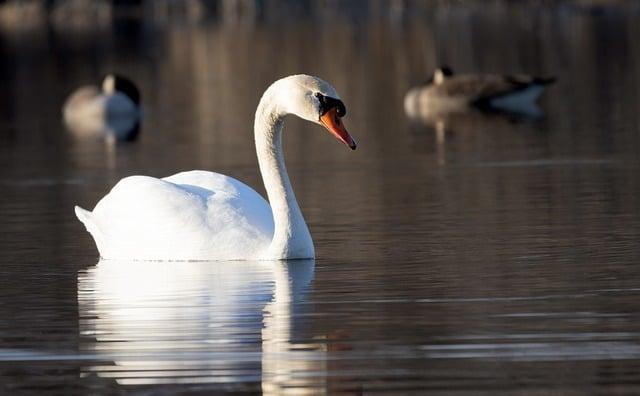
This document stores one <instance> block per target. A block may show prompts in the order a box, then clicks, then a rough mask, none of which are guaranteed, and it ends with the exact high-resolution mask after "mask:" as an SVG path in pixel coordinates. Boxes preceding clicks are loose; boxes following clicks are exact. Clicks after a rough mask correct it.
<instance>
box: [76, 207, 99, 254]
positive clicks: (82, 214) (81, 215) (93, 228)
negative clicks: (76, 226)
mask: <svg viewBox="0 0 640 396" xmlns="http://www.w3.org/2000/svg"><path fill="white" fill-rule="evenodd" d="M74 209H75V212H76V216H77V217H78V220H80V221H81V222H82V224H84V226H85V227H86V228H87V231H89V234H91V236H92V237H93V240H94V241H95V242H96V246H97V247H98V251H100V252H101V253H102V250H101V248H102V233H101V232H100V229H99V228H98V225H97V224H96V223H95V221H94V220H93V213H91V212H90V211H88V210H86V209H82V208H81V207H79V206H76V207H75V208H74Z"/></svg>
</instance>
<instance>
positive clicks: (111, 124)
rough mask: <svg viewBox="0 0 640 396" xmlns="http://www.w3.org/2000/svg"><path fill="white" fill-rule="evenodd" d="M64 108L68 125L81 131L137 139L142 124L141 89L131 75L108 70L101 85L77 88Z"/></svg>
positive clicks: (118, 138)
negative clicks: (139, 89) (108, 72)
mask: <svg viewBox="0 0 640 396" xmlns="http://www.w3.org/2000/svg"><path fill="white" fill-rule="evenodd" d="M62 112H63V115H64V120H65V123H66V124H67V126H68V127H69V129H71V130H72V132H74V133H76V134H78V135H105V136H111V137H114V138H115V139H117V140H134V139H135V138H136V136H137V134H138V132H139V127H140V118H141V109H140V91H138V88H137V87H136V85H135V84H134V83H133V82H132V81H131V80H129V79H128V78H126V77H123V76H121V75H118V74H108V75H107V76H106V77H105V78H104V79H103V80H102V86H101V87H97V86H93V85H87V86H82V87H80V88H78V89H76V90H75V91H74V92H73V93H72V94H71V95H70V96H69V98H68V99H67V101H66V102H65V104H64V107H63V110H62Z"/></svg>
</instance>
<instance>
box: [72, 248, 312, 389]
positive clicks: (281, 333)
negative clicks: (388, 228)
mask: <svg viewBox="0 0 640 396" xmlns="http://www.w3.org/2000/svg"><path fill="white" fill-rule="evenodd" d="M313 274H314V261H313V260H295V261H289V262H287V261H275V262H268V261H247V262H238V261H235V262H181V263H175V262H174V263H170V262H135V261H128V262H120V261H101V262H99V263H98V264H97V265H96V266H95V267H92V268H90V269H88V270H86V271H81V272H80V273H79V275H78V306H79V317H80V333H81V336H82V338H83V340H84V342H83V343H82V345H83V346H82V349H84V352H86V353H88V354H91V353H93V354H95V358H96V361H99V362H104V361H112V362H114V365H105V364H102V363H96V364H95V365H93V366H89V367H85V368H84V369H83V374H82V375H84V376H89V375H93V374H96V375H97V376H98V377H100V378H101V379H104V380H105V381H112V380H111V379H114V380H115V381H116V382H117V383H118V384H121V385H127V384H181V383H214V384H215V383H221V384H222V383H224V384H228V385H233V384H239V383H242V384H247V383H253V384H254V385H255V386H256V387H257V386H259V385H258V384H259V383H260V382H261V387H262V389H263V391H264V392H265V393H269V392H274V394H280V391H279V389H282V388H283V386H284V385H287V383H289V382H290V381H292V380H293V379H292V378H293V377H292V374H293V373H294V371H302V372H308V371H314V372H317V371H318V370H319V367H318V366H321V365H322V363H321V361H322V359H318V357H317V356H316V357H315V359H309V360H307V359H299V358H295V357H297V355H296V356H293V355H291V354H292V353H293V354H295V353H297V352H294V351H292V345H291V340H292V339H293V338H294V337H293V335H292V330H293V327H292V325H293V323H292V321H293V320H294V319H295V315H294V308H295V307H296V304H297V302H298V301H299V299H300V298H301V297H302V295H303V293H304V290H305V289H306V287H307V286H308V284H309V283H310V282H311V280H312V279H313ZM306 353H309V352H308V351H307V352H306ZM107 378H108V379H107ZM302 382H304V380H302ZM296 385H300V383H299V382H298V383H296ZM303 385H304V384H303ZM245 386H246V385H245Z"/></svg>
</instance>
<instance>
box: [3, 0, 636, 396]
mask: <svg viewBox="0 0 640 396" xmlns="http://www.w3.org/2000/svg"><path fill="white" fill-rule="evenodd" d="M473 4H474V3H471V4H469V5H468V7H464V6H461V5H454V6H446V7H444V6H443V7H440V8H429V7H423V6H420V5H419V4H418V5H414V6H413V7H409V8H408V9H401V8H398V7H395V6H394V7H390V8H385V9H383V10H382V11H381V10H378V8H376V7H375V6H370V7H365V9H366V10H367V12H366V13H365V14H366V15H365V17H362V16H361V15H360V14H358V13H355V12H351V11H350V7H347V8H346V10H343V11H345V12H344V13H341V12H340V10H332V9H329V10H327V9H321V10H320V9H316V8H315V7H310V9H304V8H303V9H301V10H297V11H296V14H295V18H293V17H291V18H286V15H285V17H283V16H282V15H281V14H278V12H284V11H282V10H280V11H278V12H276V11H274V10H271V9H270V10H268V11H267V12H266V13H265V14H264V15H261V16H253V17H250V18H249V17H247V18H244V19H243V18H240V19H238V20H235V19H232V20H227V19H215V18H214V19H205V20H203V21H200V22H193V21H189V20H184V21H183V20H178V21H169V22H162V21H157V22H149V21H148V20H146V19H145V20H144V22H140V21H138V22H136V21H137V20H136V19H133V20H129V19H127V20H126V21H124V22H122V21H120V22H122V23H120V22H119V23H117V24H116V25H114V26H111V25H107V26H102V25H96V26H94V27H93V28H92V29H90V31H86V32H84V33H83V34H69V32H67V31H64V30H59V29H58V28H56V26H55V25H54V26H51V27H50V28H49V29H39V28H37V27H33V28H28V27H24V29H21V30H16V29H10V28H9V27H7V26H5V25H3V31H2V35H1V36H0V38H1V41H0V56H1V57H2V58H1V59H2V60H3V61H2V63H1V65H2V66H1V67H2V68H0V98H2V99H0V104H1V106H0V192H1V194H0V214H1V217H0V218H1V219H2V221H1V223H0V393H7V394H19V395H23V394H24V395H31V394H59V395H74V394H163V393H164V394H213V393H216V392H217V393H224V392H229V393H234V392H237V393H257V392H264V393H267V394H269V393H271V394H283V393H287V392H290V393H302V394H304V393H308V394H318V393H343V394H363V393H373V392H389V393H393V394H409V393H416V394H424V393H425V392H429V393H432V394H470V395H471V394H472V395H478V394H487V395H495V394H510V395H512V394H553V393H557V394H563V395H570V394H585V393H595V394H635V393H638V392H639V390H640V389H639V388H640V378H639V376H638V373H640V320H639V311H638V301H640V300H639V299H640V268H639V267H638V261H639V258H640V245H639V244H638V240H639V236H640V200H639V192H640V182H639V180H640V179H638V176H637V175H638V170H639V162H638V150H639V149H640V139H639V135H638V131H639V130H640V129H639V127H640V118H639V117H638V112H637V109H638V108H639V106H640V85H639V83H640V72H639V70H640V63H639V62H640V52H639V49H640V47H638V46H637V45H634V43H635V42H636V41H637V40H636V38H637V35H638V27H637V26H640V24H639V22H640V20H639V16H640V14H639V13H638V10H637V9H636V8H635V7H634V6H633V5H628V6H623V7H621V8H616V7H607V8H605V7H601V8H589V7H586V6H573V5H571V4H572V3H570V2H562V4H559V5H556V6H553V7H552V6H545V7H543V6H521V7H512V6H507V5H504V4H501V3H491V4H492V5H490V6H474V5H473ZM161 22H162V23H161ZM440 63H448V64H449V65H451V66H452V67H454V68H455V69H458V70H461V71H478V72H490V71H500V72H531V73H537V74H542V75H556V76H557V77H558V81H559V82H558V83H557V84H556V85H555V86H553V87H551V88H550V89H549V90H548V92H547V93H546V94H545V96H544V97H543V99H542V101H541V103H540V108H541V110H542V112H543V114H542V116H541V117H536V118H534V119H528V118H526V119H521V118H518V117H505V116H495V115H490V116H488V115H478V114H474V113H470V114H464V115H460V116H455V117H452V118H450V119H446V120H445V122H444V123H443V124H442V125H440V126H436V125H433V124H430V123H429V122H421V121H420V120H412V119H409V118H408V117H406V116H405V114H404V112H403V106H402V99H403V96H404V93H405V92H406V91H407V90H408V89H409V88H410V87H411V86H412V85H414V84H418V83H420V82H422V81H423V80H425V79H426V78H427V77H428V74H429V72H430V71H431V70H432V68H434V67H435V66H437V65H438V64H440ZM112 69H115V70H118V71H121V72H123V73H125V74H127V75H129V76H131V77H132V78H133V79H134V80H136V81H138V82H139V84H140V88H141V91H142V95H143V101H144V103H145V116H144V122H143V126H142V130H141V133H140V136H139V139H138V140H137V141H136V142H135V143H132V144H116V145H114V144H112V143H109V142H105V141H104V140H102V139H96V138H91V137H89V138H79V137H78V136H75V135H73V134H70V133H68V132H67V131H66V130H65V129H64V126H63V125H62V122H61V114H60V109H61V105H62V103H63V101H64V99H65V97H66V95H68V94H69V93H70V92H71V90H72V89H73V88H74V87H76V86H79V85H81V84H85V83H88V82H92V81H94V80H96V79H97V78H99V76H100V75H101V74H103V73H106V72H108V71H111V70H112ZM300 72H305V73H309V74H314V75H319V76H322V77H323V78H325V79H326V80H328V81H330V82H331V83H332V84H333V85H334V86H335V87H336V88H337V90H338V92H340V94H341V96H342V98H343V100H344V102H345V104H346V106H347V109H348V116H347V117H346V118H345V123H346V125H347V127H348V128H349V130H350V132H351V133H352V134H353V135H354V137H355V138H356V139H357V140H358V150H357V151H355V152H351V151H350V150H348V149H347V148H345V147H344V146H343V145H341V144H340V143H339V142H337V141H335V139H333V138H332V137H331V136H330V135H329V134H327V133H324V132H323V131H322V130H321V129H320V128H318V127H317V126H314V125H309V124H306V123H303V122H301V121H299V120H295V119H291V120H288V121H287V124H286V126H285V151H286V157H287V165H288V169H289V172H290V174H291V177H292V182H293V185H294V188H295V191H296V195H297V197H298V200H299V201H300V206H301V208H302V210H303V212H304V215H305V217H306V219H307V221H308V223H309V227H310V229H311V233H312V235H313V238H314V241H315V246H316V253H317V260H315V261H306V262H304V261H302V262H276V263H255V262H248V263H183V264H177V263H135V262H132V263H126V262H124V263H123V262H118V263H111V262H99V260H98V258H97V252H96V250H95V247H94V244H93V241H92V240H91V238H90V236H89V235H88V234H87V233H86V232H85V230H84V228H83V226H82V225H81V224H80V223H79V222H78V221H77V220H76V219H75V216H74V215H73V205H75V204H79V205H81V206H83V207H87V208H91V207H93V206H94V205H95V203H96V202H97V200H98V199H99V198H100V197H101V196H103V195H104V194H105V193H106V192H108V191H109V189H110V188H111V186H113V184H115V182H117V180H119V179H120V178H122V177H124V176H127V175H132V174H148V175H153V176H166V175H170V174H172V173H176V172H178V171H182V170H188V169H209V170H215V171H218V172H221V173H225V174H228V175H231V176H233V177H236V178H238V179H240V180H242V181H244V182H246V183H248V184H249V185H251V186H253V187H255V188H256V189H257V190H258V191H260V192H263V191H264V190H263V188H262V185H261V181H260V178H259V174H258V173H257V162H256V159H255V152H254V148H253V138H252V132H251V123H252V120H253V112H254V111H255V107H256V105H257V102H258V99H259V96H260V94H261V93H262V92H263V91H264V89H265V88H266V87H267V86H268V84H269V83H270V82H271V81H273V80H275V79H276V78H278V77H281V76H284V75H288V74H292V73H300Z"/></svg>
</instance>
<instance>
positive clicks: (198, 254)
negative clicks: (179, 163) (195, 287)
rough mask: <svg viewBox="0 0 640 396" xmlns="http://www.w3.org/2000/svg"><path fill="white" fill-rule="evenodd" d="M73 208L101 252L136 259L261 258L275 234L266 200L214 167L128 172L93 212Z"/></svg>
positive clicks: (105, 255) (108, 256) (106, 255)
mask: <svg viewBox="0 0 640 396" xmlns="http://www.w3.org/2000/svg"><path fill="white" fill-rule="evenodd" d="M78 209H80V210H76V213H77V214H78V218H79V219H80V220H81V221H82V222H83V223H84V224H85V226H86V228H87V231H89V232H90V233H91V235H92V236H93V237H94V239H95V241H96V245H97V246H98V250H99V251H100V255H101V257H105V258H109V259H122V258H131V257H135V258H136V259H139V260H227V259H256V258H260V257H259V256H260V253H262V252H263V251H264V250H266V248H267V247H268V246H269V243H270V242H271V239H272V237H273V229H274V225H273V217H272V214H271V208H270V206H269V204H268V203H267V201H266V200H265V199H264V198H262V197H261V196H260V194H258V193H257V192H256V191H254V190H253V189H252V188H250V187H249V186H247V185H246V184H244V183H242V182H240V181H238V180H236V179H233V178H231V177H228V176H225V175H221V174H218V173H214V172H206V171H190V172H182V173H178V174H176V175H173V176H169V177H166V178H164V179H157V178H154V177H148V176H130V177H127V178H124V179H122V180H121V181H120V182H118V184H116V185H115V186H114V187H113V189H112V190H111V192H110V193H109V194H107V195H106V196H105V197H104V198H103V199H102V200H100V202H98V204H97V205H96V207H95V209H94V210H93V212H87V211H83V209H81V208H78Z"/></svg>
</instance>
